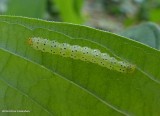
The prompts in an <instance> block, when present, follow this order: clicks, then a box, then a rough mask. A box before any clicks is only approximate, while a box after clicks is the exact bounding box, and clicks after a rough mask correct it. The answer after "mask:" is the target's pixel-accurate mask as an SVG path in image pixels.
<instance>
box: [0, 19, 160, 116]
mask: <svg viewBox="0 0 160 116" xmlns="http://www.w3.org/2000/svg"><path fill="white" fill-rule="evenodd" d="M0 33H1V34H0V61H1V63H0V83H1V84H0V90H1V92H0V97H1V100H0V104H1V105H0V109H1V110H2V109H15V110H19V109H23V110H30V113H26V115H27V114H28V115H29V116H30V115H37V114H38V115H43V116H45V115H46V116H47V115H55V116H70V115H73V116H81V115H82V116H97V115H99V116H106V115H115V116H117V115H118V116H119V115H136V116H142V115H145V116H150V115H154V116H158V115H159V114H160V110H159V107H160V99H159V97H160V92H159V90H160V73H159V66H160V60H159V59H160V52H159V51H157V50H155V49H152V48H150V47H148V46H145V45H143V44H140V43H137V42H134V41H132V40H129V39H126V38H124V37H121V36H118V35H115V34H112V33H109V32H104V31H99V30H96V29H92V28H89V27H85V26H81V25H73V24H67V23H56V22H48V21H43V20H37V19H29V18H23V17H11V16H0ZM29 37H42V38H47V39H50V40H53V39H54V40H57V41H59V42H67V43H70V44H77V45H81V46H88V47H91V48H97V49H100V50H101V51H102V52H107V53H109V54H110V55H111V56H114V57H116V58H118V59H120V60H125V61H128V62H130V63H132V64H135V65H136V70H135V72H134V73H132V74H123V73H119V72H116V71H112V70H108V69H106V68H103V67H100V66H98V65H96V64H92V63H87V62H83V61H80V60H73V59H70V58H63V57H60V56H57V55H51V54H49V53H42V52H40V51H36V50H34V49H32V48H31V47H30V46H29V45H28V44H27V42H26V41H27V39H28V38H29ZM8 114H12V115H16V116H17V114H19V115H21V113H17V114H16V113H1V115H8Z"/></svg>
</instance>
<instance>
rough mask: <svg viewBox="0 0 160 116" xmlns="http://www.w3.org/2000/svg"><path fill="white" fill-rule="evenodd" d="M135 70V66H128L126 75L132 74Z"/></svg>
mask: <svg viewBox="0 0 160 116" xmlns="http://www.w3.org/2000/svg"><path fill="white" fill-rule="evenodd" d="M135 69H136V65H129V66H128V68H127V73H133V72H134V71H135Z"/></svg>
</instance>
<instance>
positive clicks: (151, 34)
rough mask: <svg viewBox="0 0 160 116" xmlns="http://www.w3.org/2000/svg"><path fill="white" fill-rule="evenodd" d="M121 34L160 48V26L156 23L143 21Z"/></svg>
mask: <svg viewBox="0 0 160 116" xmlns="http://www.w3.org/2000/svg"><path fill="white" fill-rule="evenodd" d="M119 34H120V35H123V36H125V37H128V38H131V39H133V40H136V41H139V42H141V43H144V44H147V45H149V46H151V47H153V48H156V49H160V27H159V26H158V25H156V24H154V23H151V22H148V23H142V24H140V25H138V26H135V27H132V28H129V29H127V30H125V31H122V32H120V33H119Z"/></svg>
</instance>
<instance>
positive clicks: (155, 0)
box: [0, 0, 160, 32]
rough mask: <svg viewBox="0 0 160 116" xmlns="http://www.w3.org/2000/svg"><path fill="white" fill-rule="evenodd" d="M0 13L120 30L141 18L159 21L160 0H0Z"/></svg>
mask: <svg viewBox="0 0 160 116" xmlns="http://www.w3.org/2000/svg"><path fill="white" fill-rule="evenodd" d="M0 14H1V15H15V16H26V17H34V18H40V19H45V20H51V21H60V22H69V23H76V24H83V25H88V26H91V27H95V28H98V29H102V30H108V31H111V32H120V31H122V30H125V29H126V28H128V27H132V26H134V25H138V24H140V23H142V22H148V21H150V22H154V23H156V24H160V0H0Z"/></svg>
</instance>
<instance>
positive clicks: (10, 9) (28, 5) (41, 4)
mask: <svg viewBox="0 0 160 116" xmlns="http://www.w3.org/2000/svg"><path fill="white" fill-rule="evenodd" d="M45 7H46V1H45V0H27V1H24V0H8V6H7V12H6V13H5V14H8V15H17V16H27V17H35V18H43V17H44V13H45Z"/></svg>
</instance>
